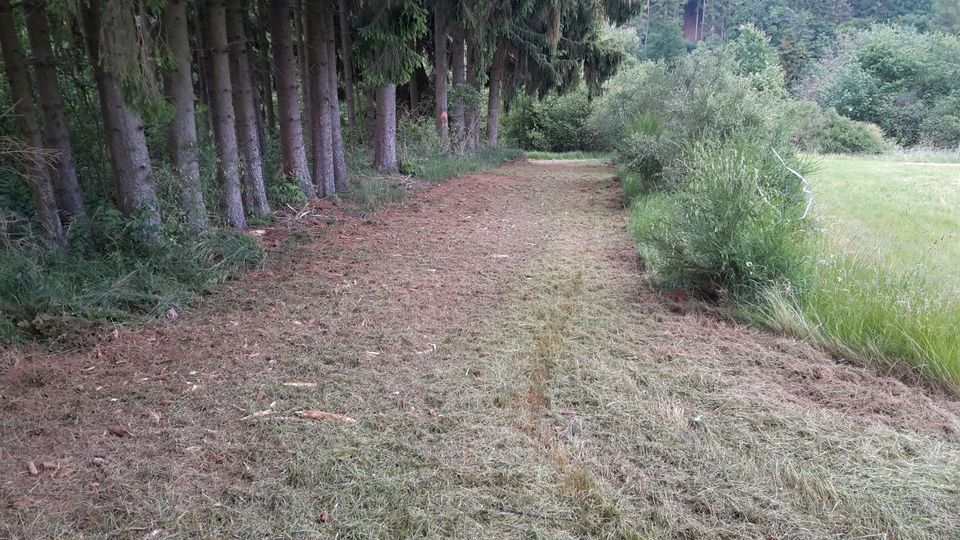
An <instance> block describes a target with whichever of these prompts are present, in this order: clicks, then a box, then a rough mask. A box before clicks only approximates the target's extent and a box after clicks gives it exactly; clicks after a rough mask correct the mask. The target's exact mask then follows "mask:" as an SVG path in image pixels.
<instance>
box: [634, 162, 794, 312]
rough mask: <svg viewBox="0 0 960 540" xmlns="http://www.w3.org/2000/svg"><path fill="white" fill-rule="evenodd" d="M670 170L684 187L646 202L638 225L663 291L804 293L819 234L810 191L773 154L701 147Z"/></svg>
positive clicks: (639, 206)
mask: <svg viewBox="0 0 960 540" xmlns="http://www.w3.org/2000/svg"><path fill="white" fill-rule="evenodd" d="M670 167H671V171H673V170H676V172H671V175H673V176H676V177H677V180H676V181H675V182H673V183H674V184H675V185H677V186H679V187H678V188H677V189H674V190H670V191H660V192H653V193H650V194H649V195H647V196H645V197H644V198H642V199H639V200H638V201H637V202H636V203H635V205H634V208H633V210H632V214H633V218H632V220H631V229H632V232H633V234H634V237H635V238H636V240H637V243H638V244H639V246H640V249H641V252H643V253H646V254H647V267H648V268H651V269H652V270H653V271H654V272H655V273H656V278H657V282H658V283H659V284H660V285H662V286H664V287H666V288H678V287H679V288H685V289H690V290H694V291H697V292H699V293H702V294H704V295H705V296H708V297H711V298H715V299H725V298H730V299H733V300H739V299H744V298H753V297H756V296H757V295H758V294H759V293H760V292H762V291H763V290H764V289H765V288H766V287H767V286H768V285H769V284H770V283H784V284H789V286H790V287H792V288H797V287H802V285H803V283H805V281H806V280H807V277H808V274H809V268H808V265H807V264H806V260H807V253H808V252H809V251H808V250H809V245H810V233H811V232H812V227H811V226H810V223H809V221H808V220H806V219H804V216H803V214H804V208H805V198H804V195H803V193H802V187H803V185H802V184H801V183H800V181H799V180H798V179H797V178H796V177H794V176H793V175H792V174H791V173H790V172H788V171H787V169H786V168H785V167H784V166H783V165H782V164H781V163H780V162H779V161H778V160H777V159H776V158H775V157H774V156H773V155H770V153H769V152H766V151H765V150H764V149H762V148H758V147H756V146H755V145H753V144H746V143H745V144H733V145H716V144H712V143H708V144H695V145H691V146H690V148H689V149H688V150H687V151H686V152H685V153H684V155H683V156H682V157H681V158H680V159H678V160H677V161H676V162H674V163H671V165H670ZM794 167H800V165H797V164H795V165H794Z"/></svg>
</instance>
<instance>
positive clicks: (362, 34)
mask: <svg viewBox="0 0 960 540" xmlns="http://www.w3.org/2000/svg"><path fill="white" fill-rule="evenodd" d="M427 15H428V13H427V10H426V9H425V8H424V7H423V6H421V5H420V3H419V2H416V1H413V0H379V1H376V2H367V3H365V4H364V7H363V9H362V10H361V25H360V28H359V30H358V33H357V37H358V39H357V40H356V45H357V47H358V55H357V56H358V58H359V59H360V62H361V65H362V66H363V80H364V82H365V83H367V84H370V85H380V84H387V83H394V84H399V83H403V82H406V81H407V80H409V78H410V74H411V73H413V70H414V69H416V68H417V67H418V66H420V65H423V63H424V59H423V57H422V56H421V55H420V54H419V53H418V52H417V51H416V50H414V49H413V48H411V43H414V42H416V40H418V39H419V38H420V37H422V36H423V35H424V34H426V33H427Z"/></svg>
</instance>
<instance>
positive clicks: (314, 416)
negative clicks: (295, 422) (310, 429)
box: [297, 410, 357, 424]
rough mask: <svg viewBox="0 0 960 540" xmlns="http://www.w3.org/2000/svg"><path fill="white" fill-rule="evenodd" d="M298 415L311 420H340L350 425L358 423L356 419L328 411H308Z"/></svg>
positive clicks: (300, 412)
mask: <svg viewBox="0 0 960 540" xmlns="http://www.w3.org/2000/svg"><path fill="white" fill-rule="evenodd" d="M297 414H299V415H300V416H302V417H304V418H309V419H311V420H338V421H340V422H346V423H348V424H356V423H357V421H356V419H354V418H350V417H349V416H346V415H343V414H337V413H332V412H326V411H317V410H307V411H299V412H298V413H297Z"/></svg>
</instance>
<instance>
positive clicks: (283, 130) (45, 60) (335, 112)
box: [0, 0, 642, 246]
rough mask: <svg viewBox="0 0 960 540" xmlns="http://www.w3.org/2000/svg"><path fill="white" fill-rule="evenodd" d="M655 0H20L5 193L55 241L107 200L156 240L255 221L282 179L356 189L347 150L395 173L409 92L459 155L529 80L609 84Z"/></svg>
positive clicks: (487, 136) (444, 146) (10, 14)
mask: <svg viewBox="0 0 960 540" xmlns="http://www.w3.org/2000/svg"><path fill="white" fill-rule="evenodd" d="M641 7H642V5H641V4H640V3H639V2H632V1H629V0H625V1H624V0H621V1H608V2H604V3H596V2H592V1H587V0H580V1H577V2H559V1H555V0H519V1H507V0H429V1H426V0H425V1H418V0H366V1H361V2H346V1H340V2H329V1H317V0H198V1H191V0H136V1H120V0H82V1H79V2H66V3H65V2H46V1H44V0H24V1H22V2H16V1H11V0H3V1H0V48H2V50H3V60H4V70H5V73H6V79H7V82H8V85H7V87H6V88H4V89H3V90H4V92H3V94H4V95H0V99H2V100H3V101H5V102H6V103H7V104H8V107H9V108H10V110H11V113H10V114H8V115H6V117H5V118H4V122H3V123H2V125H0V129H2V131H0V134H2V136H3V137H4V140H6V141H8V143H7V145H8V147H9V151H8V152H6V153H5V156H4V160H5V163H6V165H7V170H8V173H9V171H12V170H14V169H16V170H17V171H18V173H19V176H21V177H22V178H23V179H25V180H26V182H25V183H18V182H17V181H16V180H14V177H13V175H12V174H7V175H5V176H4V177H3V182H4V184H5V185H4V187H3V188H2V194H3V199H0V202H2V203H3V205H4V206H5V207H7V208H11V207H12V208H14V209H17V210H21V211H23V212H22V213H23V214H25V215H27V216H28V218H29V221H32V222H35V223H38V224H39V225H40V230H42V231H43V234H44V235H45V237H46V238H47V239H48V241H49V242H50V243H51V244H52V245H55V246H63V245H65V244H66V243H67V241H68V237H69V234H68V231H69V227H70V225H71V224H72V223H73V222H74V221H76V220H78V219H80V218H83V217H84V216H85V215H87V214H88V213H89V212H90V208H91V207H99V206H103V205H104V204H110V205H113V206H115V207H116V209H117V210H119V212H120V214H121V215H122V216H123V218H125V219H133V220H136V221H137V222H138V223H140V224H142V225H144V226H145V230H146V229H149V231H148V232H147V233H146V234H147V235H148V236H151V237H153V239H154V240H156V241H159V240H160V236H162V235H163V234H164V230H165V229H164V227H166V230H167V231H169V230H170V229H171V227H173V228H176V229H177V232H182V233H185V234H187V235H194V236H195V235H197V234H200V233H201V232H203V231H204V230H206V229H208V228H209V227H211V226H212V225H223V226H227V227H231V228H235V229H244V228H246V226H247V224H248V222H249V221H250V220H255V221H256V220H261V219H263V218H264V217H266V216H268V215H269V214H270V213H271V210H272V205H273V204H275V203H276V200H277V199H278V197H276V196H271V193H285V194H287V195H288V196H290V195H292V196H297V197H303V198H306V199H312V198H315V197H327V196H330V195H333V194H335V193H338V192H343V191H345V190H348V189H349V187H350V176H349V175H350V173H349V167H348V162H356V163H362V162H363V159H364V158H363V157H362V156H365V155H366V153H365V152H369V154H370V158H369V159H370V163H372V165H373V166H374V167H375V168H376V170H377V171H379V172H381V173H387V174H389V173H395V172H397V171H398V170H399V169H400V168H401V167H402V163H399V162H398V156H397V132H398V125H397V122H398V105H399V106H400V107H401V112H402V114H407V115H408V116H406V117H405V118H414V119H415V118H417V117H418V115H420V116H427V115H430V116H432V117H433V120H434V124H435V128H436V130H437V134H438V136H439V138H440V149H441V151H443V152H447V153H453V154H462V153H466V152H472V151H476V150H478V149H480V148H481V147H483V146H497V145H498V144H499V123H500V112H501V109H502V107H503V103H504V102H505V101H509V100H510V99H511V98H512V96H513V95H515V94H517V93H540V94H543V93H546V92H548V91H550V90H561V91H562V90H564V89H566V88H570V87H572V86H574V85H576V84H577V83H578V81H580V80H586V81H587V82H588V83H589V84H591V85H592V86H593V87H594V88H597V87H599V84H600V83H601V82H602V81H603V80H604V79H605V78H607V77H609V76H610V75H611V74H612V73H613V71H614V70H615V69H616V66H617V64H618V63H619V61H620V60H622V58H623V51H621V50H618V49H616V48H612V47H609V46H608V45H609V43H608V42H605V41H604V40H602V39H601V28H602V25H603V24H604V23H606V22H607V21H614V22H622V21H623V20H626V19H627V18H629V17H631V16H634V15H635V14H636V13H637V12H638V10H639V9H641ZM431 83H432V84H431ZM398 87H399V88H401V90H402V91H401V92H398ZM484 98H486V99H484ZM425 103H432V110H428V109H426V108H425V107H424V104H425ZM401 129H402V126H401ZM352 156H361V157H353V158H352V159H350V158H351V157H352ZM15 161H19V163H14V162H15ZM214 178H215V182H212V181H211V180H212V179H214ZM18 186H21V187H18ZM22 186H26V187H27V188H28V191H29V193H30V196H31V199H32V209H28V208H26V206H25V205H24V198H23V197H22V196H21V195H23V194H22V193H20V191H18V190H21V189H22ZM171 195H172V197H171ZM208 214H212V215H213V217H212V219H211V215H208ZM174 226H175V227H174Z"/></svg>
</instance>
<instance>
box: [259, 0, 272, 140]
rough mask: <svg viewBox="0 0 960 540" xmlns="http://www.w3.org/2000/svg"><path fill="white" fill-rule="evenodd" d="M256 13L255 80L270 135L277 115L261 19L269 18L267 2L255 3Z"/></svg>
mask: <svg viewBox="0 0 960 540" xmlns="http://www.w3.org/2000/svg"><path fill="white" fill-rule="evenodd" d="M257 11H258V13H257V14H258V16H259V17H260V19H261V22H259V23H258V24H254V25H253V27H254V28H256V31H257V52H259V54H258V58H259V60H260V61H259V63H258V66H259V68H258V71H259V73H258V74H257V75H258V76H257V79H258V80H259V81H260V100H261V101H262V102H263V114H264V116H266V118H267V131H269V132H270V134H271V135H276V134H277V115H276V114H274V112H273V77H271V72H272V71H273V70H272V69H270V47H269V44H268V42H267V31H266V26H267V25H266V24H263V22H262V19H264V18H267V17H268V16H269V8H267V0H258V1H257Z"/></svg>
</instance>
